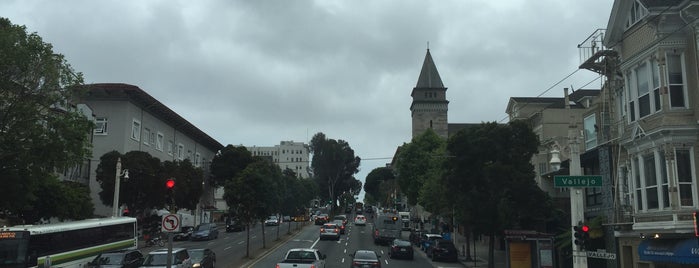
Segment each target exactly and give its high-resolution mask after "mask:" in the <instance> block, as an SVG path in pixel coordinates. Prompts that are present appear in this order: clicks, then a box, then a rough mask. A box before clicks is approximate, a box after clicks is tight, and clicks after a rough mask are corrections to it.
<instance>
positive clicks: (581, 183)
mask: <svg viewBox="0 0 699 268" xmlns="http://www.w3.org/2000/svg"><path fill="white" fill-rule="evenodd" d="M553 186H554V187H602V176H601V175H584V176H554V177H553Z"/></svg>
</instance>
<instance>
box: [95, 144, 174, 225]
mask: <svg viewBox="0 0 699 268" xmlns="http://www.w3.org/2000/svg"><path fill="white" fill-rule="evenodd" d="M119 158H120V159H121V167H122V170H129V178H128V179H127V178H123V177H122V178H121V179H120V183H121V184H120V187H119V206H121V205H123V204H126V206H127V207H128V208H129V210H130V211H131V213H132V214H134V215H143V214H144V213H146V212H148V211H150V210H152V209H161V208H164V207H165V204H166V203H165V202H166V200H165V194H166V188H165V180H166V179H167V178H164V177H163V176H160V172H161V169H162V167H161V163H160V160H159V159H158V158H155V157H153V156H151V155H150V154H148V153H147V152H142V151H131V152H128V153H126V154H124V155H122V154H120V153H119V152H117V151H111V152H108V153H105V154H104V155H102V156H101V157H100V163H99V164H98V165H97V170H96V180H97V183H99V184H100V186H101V189H102V191H100V192H99V196H100V200H101V201H102V204H104V205H107V206H112V203H113V202H114V182H115V179H116V163H117V159H119Z"/></svg>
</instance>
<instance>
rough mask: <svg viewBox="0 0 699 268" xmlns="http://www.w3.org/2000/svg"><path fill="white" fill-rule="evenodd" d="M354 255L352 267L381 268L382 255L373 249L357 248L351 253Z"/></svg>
mask: <svg viewBox="0 0 699 268" xmlns="http://www.w3.org/2000/svg"><path fill="white" fill-rule="evenodd" d="M350 256H352V263H351V266H350V267H351V268H363V267H376V268H381V261H380V260H379V258H381V255H379V254H376V252H375V251H373V250H361V249H360V250H357V251H355V252H354V253H352V254H350Z"/></svg>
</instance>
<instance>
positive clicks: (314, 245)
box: [311, 238, 320, 248]
mask: <svg viewBox="0 0 699 268" xmlns="http://www.w3.org/2000/svg"><path fill="white" fill-rule="evenodd" d="M318 241H320V238H318V239H316V241H315V242H313V244H312V245H311V248H315V247H316V244H318Z"/></svg>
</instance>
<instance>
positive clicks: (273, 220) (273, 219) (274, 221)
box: [265, 215, 279, 226]
mask: <svg viewBox="0 0 699 268" xmlns="http://www.w3.org/2000/svg"><path fill="white" fill-rule="evenodd" d="M277 225H279V218H277V216H275V215H272V216H269V217H267V219H266V220H265V226H277Z"/></svg>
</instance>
